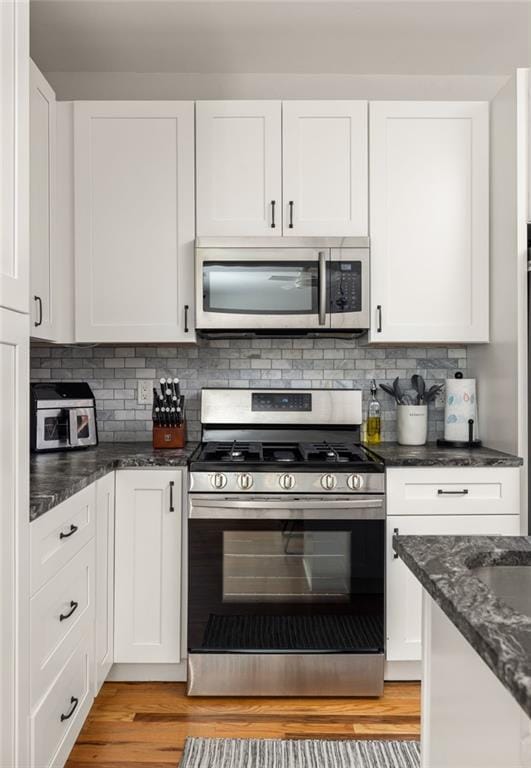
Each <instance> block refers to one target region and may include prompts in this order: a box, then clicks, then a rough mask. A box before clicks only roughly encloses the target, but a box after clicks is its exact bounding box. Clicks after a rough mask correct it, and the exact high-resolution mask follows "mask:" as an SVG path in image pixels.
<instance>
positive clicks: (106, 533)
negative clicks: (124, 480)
mask: <svg viewBox="0 0 531 768" xmlns="http://www.w3.org/2000/svg"><path fill="white" fill-rule="evenodd" d="M94 647H95V654H94V658H95V667H96V668H95V672H94V685H95V690H94V695H95V696H96V695H97V694H98V691H99V690H100V688H101V686H102V684H103V683H104V682H105V678H106V677H107V675H108V674H109V672H110V669H111V666H112V663H113V659H114V472H110V473H109V474H108V475H106V476H105V477H102V478H101V480H98V481H97V483H96V637H95V644H94Z"/></svg>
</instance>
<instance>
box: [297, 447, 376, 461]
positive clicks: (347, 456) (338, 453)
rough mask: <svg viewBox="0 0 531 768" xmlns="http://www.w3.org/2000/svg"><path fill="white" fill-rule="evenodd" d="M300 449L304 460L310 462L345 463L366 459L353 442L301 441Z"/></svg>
mask: <svg viewBox="0 0 531 768" xmlns="http://www.w3.org/2000/svg"><path fill="white" fill-rule="evenodd" d="M300 449H301V453H302V456H303V458H304V460H305V461H308V462H310V463H314V462H318V461H324V462H326V463H330V464H347V463H348V462H353V461H360V460H364V461H367V457H366V456H364V455H363V453H362V450H361V448H360V447H359V446H357V445H354V444H352V445H349V444H347V443H327V442H323V443H301V445H300Z"/></svg>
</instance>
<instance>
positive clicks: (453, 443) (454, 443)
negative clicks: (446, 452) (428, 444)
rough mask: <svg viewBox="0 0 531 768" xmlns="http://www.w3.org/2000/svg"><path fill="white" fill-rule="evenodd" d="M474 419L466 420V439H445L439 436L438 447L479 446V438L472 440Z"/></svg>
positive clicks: (480, 444) (480, 443)
mask: <svg viewBox="0 0 531 768" xmlns="http://www.w3.org/2000/svg"><path fill="white" fill-rule="evenodd" d="M473 435H474V419H469V420H468V440H445V439H444V438H443V437H440V438H439V439H438V440H437V445H438V446H439V447H440V448H481V446H482V445H483V443H482V442H481V440H474V438H473Z"/></svg>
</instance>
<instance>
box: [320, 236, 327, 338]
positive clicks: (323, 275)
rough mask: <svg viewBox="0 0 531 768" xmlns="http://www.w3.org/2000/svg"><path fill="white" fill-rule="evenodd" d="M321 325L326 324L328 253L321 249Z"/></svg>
mask: <svg viewBox="0 0 531 768" xmlns="http://www.w3.org/2000/svg"><path fill="white" fill-rule="evenodd" d="M319 325H326V253H325V252H324V251H319Z"/></svg>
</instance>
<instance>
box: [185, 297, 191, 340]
mask: <svg viewBox="0 0 531 768" xmlns="http://www.w3.org/2000/svg"><path fill="white" fill-rule="evenodd" d="M189 309H190V307H189V306H188V304H185V305H184V332H185V333H188V330H189V329H188V310H189Z"/></svg>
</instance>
